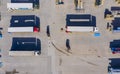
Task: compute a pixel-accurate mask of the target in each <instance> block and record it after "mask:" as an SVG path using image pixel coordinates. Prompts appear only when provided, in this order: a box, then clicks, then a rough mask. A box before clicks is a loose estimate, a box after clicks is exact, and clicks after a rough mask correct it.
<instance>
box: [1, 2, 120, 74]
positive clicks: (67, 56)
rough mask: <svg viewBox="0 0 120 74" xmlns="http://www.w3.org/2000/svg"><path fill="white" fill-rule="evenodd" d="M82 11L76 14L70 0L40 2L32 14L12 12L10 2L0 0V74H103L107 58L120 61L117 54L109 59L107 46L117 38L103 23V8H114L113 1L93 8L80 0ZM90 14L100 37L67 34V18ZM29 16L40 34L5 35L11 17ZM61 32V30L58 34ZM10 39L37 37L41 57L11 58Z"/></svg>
mask: <svg viewBox="0 0 120 74" xmlns="http://www.w3.org/2000/svg"><path fill="white" fill-rule="evenodd" d="M83 1H84V9H85V10H84V11H80V12H77V11H75V7H74V2H73V0H64V2H65V4H64V5H55V0H49V1H48V0H40V9H39V10H34V11H14V12H9V11H7V9H6V3H7V2H9V0H7V1H5V0H2V3H1V7H0V10H1V13H2V20H1V22H0V27H3V31H2V33H3V39H1V40H0V48H1V49H2V58H1V60H2V61H3V62H4V66H3V68H1V69H0V74H4V72H5V71H6V70H7V71H9V70H13V69H16V70H18V71H19V72H20V74H27V73H29V74H40V73H42V74H88V73H89V74H99V73H102V74H106V73H107V66H108V58H119V56H120V55H119V54H116V55H112V54H111V51H110V49H109V42H110V41H112V40H114V39H119V38H120V35H119V33H118V34H113V33H112V32H109V31H107V30H106V23H107V22H108V21H106V20H104V16H103V15H104V10H105V8H110V7H111V6H116V5H117V4H116V3H115V2H114V0H110V1H108V0H105V2H104V4H103V5H102V6H100V7H94V0H83ZM71 13H74V14H76V13H77V14H81V13H82V14H83V13H87V14H92V15H94V16H96V19H97V21H96V23H97V27H98V28H99V32H100V33H101V36H100V37H94V36H93V33H66V32H65V25H66V21H65V19H66V14H71ZM22 14H25V15H27V14H29V15H30V14H32V15H34V14H35V15H36V16H38V17H39V18H40V24H41V25H40V27H41V28H40V29H41V32H39V33H12V34H9V33H7V28H8V27H9V21H10V17H11V15H22ZM47 25H50V33H51V37H50V38H48V37H47V35H46V26H47ZM60 28H64V31H61V30H60ZM12 37H36V38H39V39H40V40H41V47H42V51H41V55H40V56H37V57H34V56H33V57H10V56H9V55H8V52H9V50H10V48H11V43H12ZM66 39H70V45H71V53H68V52H67V51H66V46H65V41H66Z"/></svg>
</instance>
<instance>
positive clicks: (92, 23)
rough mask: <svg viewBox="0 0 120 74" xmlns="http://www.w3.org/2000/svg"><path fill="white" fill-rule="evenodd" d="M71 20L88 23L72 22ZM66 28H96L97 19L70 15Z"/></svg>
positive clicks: (88, 16) (87, 15)
mask: <svg viewBox="0 0 120 74" xmlns="http://www.w3.org/2000/svg"><path fill="white" fill-rule="evenodd" d="M71 19H77V20H88V21H70V20H71ZM66 26H96V18H95V17H93V16H91V15H90V14H68V15H67V16H66Z"/></svg>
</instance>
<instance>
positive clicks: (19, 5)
mask: <svg viewBox="0 0 120 74" xmlns="http://www.w3.org/2000/svg"><path fill="white" fill-rule="evenodd" d="M7 8H8V9H11V8H12V9H20V8H25V9H33V3H7Z"/></svg>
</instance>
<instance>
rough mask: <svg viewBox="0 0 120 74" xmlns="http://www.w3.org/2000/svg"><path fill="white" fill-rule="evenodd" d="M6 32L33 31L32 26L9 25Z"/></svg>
mask: <svg viewBox="0 0 120 74" xmlns="http://www.w3.org/2000/svg"><path fill="white" fill-rule="evenodd" d="M8 32H33V27H9V28H8Z"/></svg>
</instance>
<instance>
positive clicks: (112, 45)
mask: <svg viewBox="0 0 120 74" xmlns="http://www.w3.org/2000/svg"><path fill="white" fill-rule="evenodd" d="M110 48H120V40H114V41H113V42H110Z"/></svg>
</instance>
